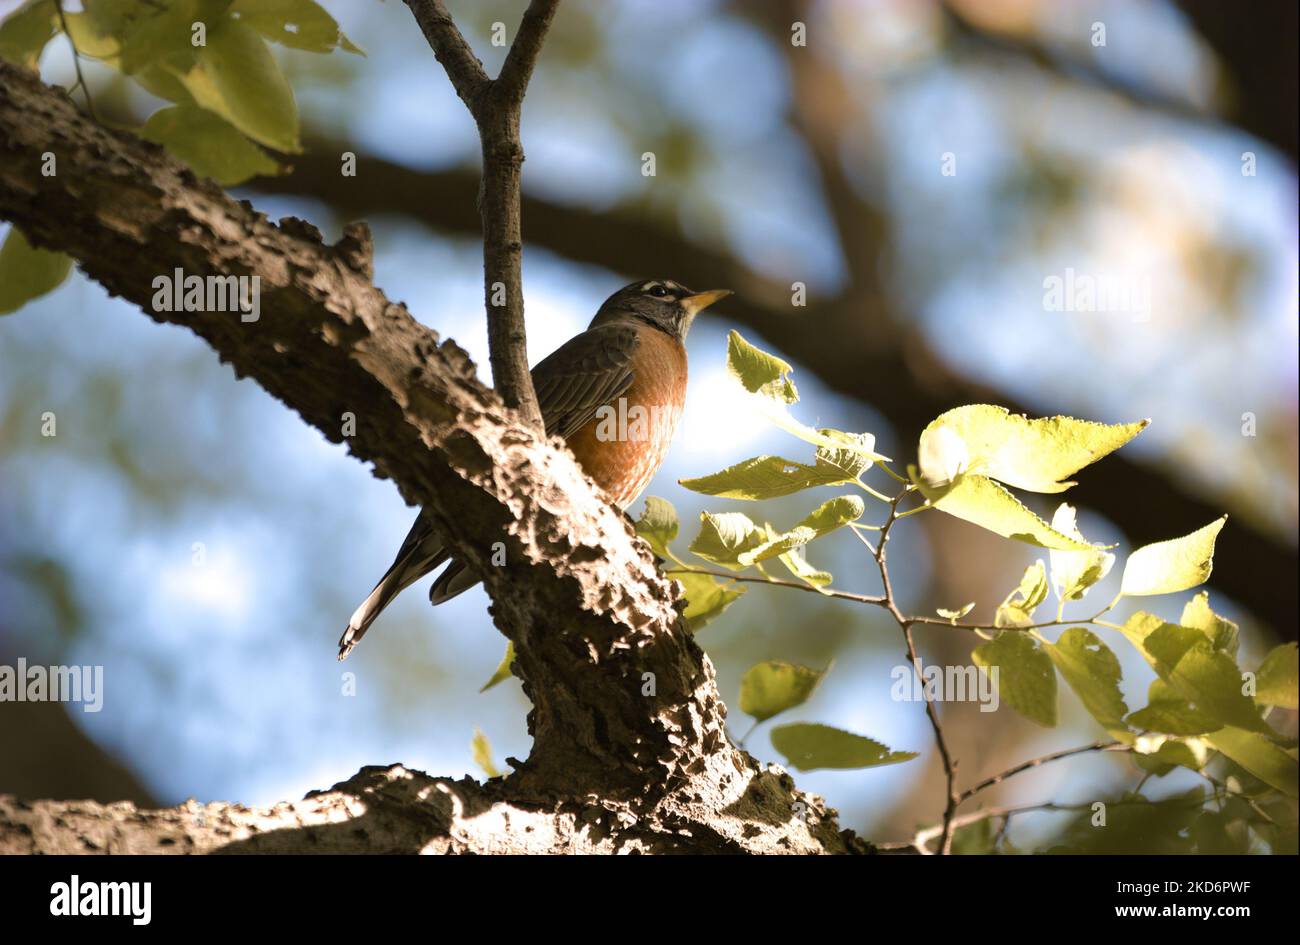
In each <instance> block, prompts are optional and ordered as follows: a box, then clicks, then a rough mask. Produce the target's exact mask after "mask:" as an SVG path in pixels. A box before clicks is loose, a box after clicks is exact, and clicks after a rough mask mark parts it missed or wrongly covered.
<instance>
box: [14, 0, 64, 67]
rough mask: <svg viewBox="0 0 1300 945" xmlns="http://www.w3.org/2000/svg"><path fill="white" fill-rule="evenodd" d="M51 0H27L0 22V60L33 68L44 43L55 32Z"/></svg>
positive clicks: (57, 18) (55, 9)
mask: <svg viewBox="0 0 1300 945" xmlns="http://www.w3.org/2000/svg"><path fill="white" fill-rule="evenodd" d="M58 20H59V11H58V8H57V7H56V6H55V5H54V0H28V2H27V3H24V4H23V5H22V6H20V7H19V8H18V9H17V10H15V11H14V12H13V13H10V14H9V15H8V16H7V17H5V19H4V22H3V23H0V59H4V60H5V61H6V62H12V63H13V64H14V65H16V66H24V67H26V68H28V69H36V68H37V66H38V65H39V63H40V58H41V53H42V52H43V51H44V49H45V44H46V43H48V42H49V41H50V40H51V39H53V38H54V34H55V33H57V32H58Z"/></svg>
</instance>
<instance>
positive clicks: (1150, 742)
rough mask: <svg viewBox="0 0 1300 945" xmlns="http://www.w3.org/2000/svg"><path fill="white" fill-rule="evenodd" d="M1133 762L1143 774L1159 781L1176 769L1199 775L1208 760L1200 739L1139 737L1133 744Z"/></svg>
mask: <svg viewBox="0 0 1300 945" xmlns="http://www.w3.org/2000/svg"><path fill="white" fill-rule="evenodd" d="M1133 751H1134V754H1133V761H1134V762H1135V763H1136V764H1137V766H1138V767H1139V768H1141V769H1142V770H1143V771H1150V772H1151V773H1152V774H1154V775H1155V776H1156V777H1160V778H1163V777H1164V776H1165V775H1166V774H1168V773H1169V772H1170V771H1172V770H1173V769H1174V768H1176V767H1183V768H1188V769H1190V770H1192V771H1200V770H1201V769H1202V768H1204V767H1205V763H1206V762H1207V761H1209V759H1210V748H1209V743H1208V742H1207V741H1206V739H1204V738H1195V737H1181V736H1175V735H1141V736H1139V737H1138V738H1137V739H1136V740H1135V741H1134V743H1133Z"/></svg>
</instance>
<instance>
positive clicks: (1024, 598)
mask: <svg viewBox="0 0 1300 945" xmlns="http://www.w3.org/2000/svg"><path fill="white" fill-rule="evenodd" d="M1045 600H1047V569H1046V568H1044V567H1043V562H1041V561H1037V562H1035V563H1034V564H1031V565H1030V566H1029V567H1027V568H1025V574H1024V577H1022V578H1021V579H1020V586H1019V587H1017V588H1016V589H1015V590H1014V591H1012V592H1011V593H1010V594H1008V595H1007V599H1006V600H1004V601H1003V602H1002V603H1001V604H1000V605H999V606H998V609H997V613H996V614H995V615H994V617H993V625H994V626H995V627H1028V626H1032V625H1033V622H1034V611H1035V610H1037V609H1038V605H1039V604H1041V603H1042V602H1043V601H1045Z"/></svg>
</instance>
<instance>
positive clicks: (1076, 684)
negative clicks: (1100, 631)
mask: <svg viewBox="0 0 1300 945" xmlns="http://www.w3.org/2000/svg"><path fill="white" fill-rule="evenodd" d="M1043 650H1044V651H1046V653H1047V656H1048V658H1049V659H1051V661H1052V663H1053V664H1054V665H1055V666H1056V668H1057V669H1058V670H1059V671H1060V673H1061V675H1062V676H1064V677H1065V681H1066V683H1067V684H1069V686H1070V688H1071V689H1073V690H1074V693H1075V695H1077V696H1078V697H1079V701H1080V702H1082V703H1083V707H1084V708H1085V709H1087V710H1088V712H1089V713H1090V714H1091V715H1092V717H1093V718H1094V719H1096V720H1097V721H1098V722H1099V723H1101V726H1102V728H1104V729H1106V731H1108V732H1110V733H1111V734H1112V735H1114V736H1115V737H1117V738H1120V737H1121V736H1127V734H1128V725H1126V724H1125V722H1124V716H1125V715H1126V714H1127V713H1128V706H1127V705H1125V704H1124V696H1123V694H1122V693H1121V692H1120V688H1119V683H1120V679H1121V678H1122V677H1123V672H1122V671H1121V669H1120V665H1119V659H1118V658H1117V657H1116V656H1115V654H1114V653H1112V652H1111V650H1110V647H1108V646H1106V644H1105V643H1103V642H1102V641H1101V639H1099V638H1098V637H1097V635H1096V634H1095V633H1093V632H1092V631H1091V630H1088V629H1087V628H1085V627H1071V628H1070V629H1068V630H1066V631H1065V632H1064V633H1063V634H1061V637H1060V639H1059V640H1057V641H1056V643H1047V644H1044V645H1043ZM1122 740H1126V738H1124V739H1122Z"/></svg>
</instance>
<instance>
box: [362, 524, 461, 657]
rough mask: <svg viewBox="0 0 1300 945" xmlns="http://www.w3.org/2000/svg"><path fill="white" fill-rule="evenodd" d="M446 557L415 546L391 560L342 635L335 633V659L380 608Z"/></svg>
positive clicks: (366, 625) (376, 614) (365, 627)
mask: <svg viewBox="0 0 1300 945" xmlns="http://www.w3.org/2000/svg"><path fill="white" fill-rule="evenodd" d="M448 557H450V556H449V555H448V554H447V552H445V551H439V552H437V553H435V554H433V555H429V554H427V553H421V549H420V548H419V547H418V546H417V547H414V548H412V549H411V550H410V552H408V553H407V554H405V555H403V556H402V557H400V558H398V559H397V560H396V561H394V562H393V566H392V567H391V568H389V569H388V571H387V572H386V573H385V574H384V576H383V577H382V578H380V579H379V583H378V584H376V585H375V589H374V590H372V591H371V592H370V594H369V595H368V596H367V597H366V599H365V600H363V601H362V602H361V606H359V607H358V608H357V609H356V610H355V611H354V612H353V614H352V617H351V618H350V619H349V620H348V625H347V627H346V628H345V629H344V631H343V636H341V637H339V660H340V661H342V660H345V659H347V656H348V654H349V653H351V652H352V648H353V647H354V646H356V645H357V644H358V643H360V642H361V638H362V637H363V636H365V635H366V631H367V630H369V629H370V625H371V624H372V623H374V622H375V618H376V617H378V616H379V615H380V614H381V613H383V610H384V608H385V607H387V606H388V605H389V603H390V602H392V599H393V598H394V597H396V596H397V595H398V594H399V593H401V592H402V591H403V590H404V589H405V588H407V587H409V586H410V585H411V584H413V583H414V582H416V581H418V580H419V579H420V578H422V577H424V575H426V574H428V573H429V572H430V571H432V570H433V569H434V568H436V567H437V566H438V565H440V564H442V562H444V561H446V560H447V558H448Z"/></svg>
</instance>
